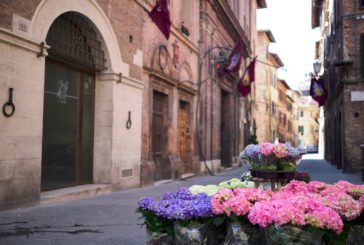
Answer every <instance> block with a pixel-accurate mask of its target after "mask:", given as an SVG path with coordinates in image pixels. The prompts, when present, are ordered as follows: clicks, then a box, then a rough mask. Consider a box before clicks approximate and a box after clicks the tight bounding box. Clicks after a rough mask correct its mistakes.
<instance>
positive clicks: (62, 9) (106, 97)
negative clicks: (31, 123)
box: [28, 0, 143, 184]
mask: <svg viewBox="0 0 364 245" xmlns="http://www.w3.org/2000/svg"><path fill="white" fill-rule="evenodd" d="M69 11H74V12H77V13H80V14H83V15H84V16H86V17H87V18H88V19H89V20H90V21H91V22H92V23H93V24H94V25H95V27H96V31H98V34H99V35H100V36H101V37H102V38H101V39H102V40H100V41H101V45H102V48H103V50H104V51H105V58H106V67H107V70H104V71H101V72H98V73H97V74H96V76H95V85H96V86H95V87H96V88H95V102H94V103H95V118H94V120H95V123H94V166H93V182H94V183H98V184H110V183H114V182H117V181H118V180H119V177H120V176H118V175H116V174H113V170H114V168H117V171H118V172H119V171H120V168H121V167H120V166H117V167H115V166H114V165H115V163H114V164H113V162H114V161H119V162H120V160H119V159H117V160H115V159H114V157H113V131H114V130H115V129H114V127H115V126H114V124H115V122H114V121H115V119H114V117H115V115H114V114H115V112H114V109H115V108H114V107H115V105H114V100H115V98H113V97H114V94H115V90H116V89H119V90H120V87H119V88H116V86H117V83H122V84H124V85H128V86H132V87H135V88H137V89H140V90H141V89H142V88H143V84H142V83H141V82H140V81H137V80H135V79H132V78H130V77H129V65H128V64H127V63H125V62H123V61H122V58H121V53H120V48H119V45H118V41H117V38H116V35H115V33H114V30H113V28H112V26H111V23H110V21H109V19H108V18H107V16H106V15H105V13H104V12H103V10H102V9H101V7H100V6H99V5H98V4H97V3H96V1H95V0H77V1H69V0H42V2H41V3H40V4H39V5H38V7H37V9H36V11H35V13H34V16H33V18H32V20H31V24H30V28H29V33H28V35H29V38H30V39H33V40H36V41H37V42H39V43H42V42H45V40H46V36H47V33H48V31H49V28H50V26H51V25H52V23H53V22H54V20H55V19H56V18H57V17H59V16H60V15H61V14H63V13H66V12H69ZM44 60H45V59H44ZM43 64H44V62H43ZM43 83H44V80H43ZM122 87H123V86H122ZM41 116H43V115H41ZM40 121H42V120H40ZM137 124H139V123H137ZM136 126H137V125H136ZM119 165H120V163H119Z"/></svg>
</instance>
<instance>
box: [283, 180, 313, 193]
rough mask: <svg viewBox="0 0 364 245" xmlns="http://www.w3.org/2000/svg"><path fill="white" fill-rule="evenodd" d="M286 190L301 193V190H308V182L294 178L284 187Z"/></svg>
mask: <svg viewBox="0 0 364 245" xmlns="http://www.w3.org/2000/svg"><path fill="white" fill-rule="evenodd" d="M282 191H284V192H292V193H299V192H308V189H307V184H306V182H304V181H298V180H292V181H291V182H289V183H288V184H287V185H286V186H284V187H283V188H282Z"/></svg>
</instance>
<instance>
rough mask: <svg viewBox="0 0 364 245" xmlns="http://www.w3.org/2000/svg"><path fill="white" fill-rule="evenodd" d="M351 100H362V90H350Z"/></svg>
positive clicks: (363, 96) (363, 97) (363, 94)
mask: <svg viewBox="0 0 364 245" xmlns="http://www.w3.org/2000/svg"><path fill="white" fill-rule="evenodd" d="M351 101H364V91H351Z"/></svg>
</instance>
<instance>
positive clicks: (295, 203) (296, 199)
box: [248, 189, 343, 234]
mask: <svg viewBox="0 0 364 245" xmlns="http://www.w3.org/2000/svg"><path fill="white" fill-rule="evenodd" d="M316 197H317V196H316ZM316 197H313V196H311V195H309V193H308V192H301V194H300V195H299V196H298V195H297V194H295V193H293V192H289V191H288V189H287V190H286V191H282V192H280V193H277V195H274V196H273V197H272V199H271V200H269V201H265V202H258V203H256V204H255V205H254V206H253V207H252V208H251V210H250V212H249V214H248V219H249V221H250V222H251V223H252V224H258V225H260V226H261V227H267V226H268V225H270V224H276V225H286V224H291V225H310V226H313V227H316V228H320V229H330V230H333V231H335V232H336V233H337V234H340V233H341V232H342V229H343V222H342V220H341V218H340V215H339V213H338V212H337V211H335V210H334V209H332V208H330V207H328V206H326V205H325V203H324V202H323V201H321V200H320V199H317V198H316Z"/></svg>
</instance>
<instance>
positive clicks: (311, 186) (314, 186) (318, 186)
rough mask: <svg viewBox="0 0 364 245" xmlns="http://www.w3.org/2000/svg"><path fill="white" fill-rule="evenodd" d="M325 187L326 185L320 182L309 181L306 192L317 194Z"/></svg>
mask: <svg viewBox="0 0 364 245" xmlns="http://www.w3.org/2000/svg"><path fill="white" fill-rule="evenodd" d="M326 187H327V184H326V183H324V182H320V181H310V182H309V183H308V184H307V190H308V191H310V192H314V193H319V192H321V191H323V190H324V189H325V188H326Z"/></svg>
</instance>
